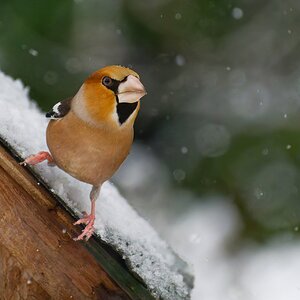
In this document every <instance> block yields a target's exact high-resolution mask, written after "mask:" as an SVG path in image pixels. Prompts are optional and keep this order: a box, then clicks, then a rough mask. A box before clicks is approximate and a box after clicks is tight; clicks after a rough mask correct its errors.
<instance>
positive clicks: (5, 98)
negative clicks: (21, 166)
mask: <svg viewBox="0 0 300 300" xmlns="http://www.w3.org/2000/svg"><path fill="white" fill-rule="evenodd" d="M47 123H48V120H47V119H46V118H45V117H44V114H42V113H41V112H40V110H39V109H38V108H37V106H36V105H35V103H33V102H32V101H30V99H29V97H28V89H27V88H24V86H23V84H22V82H21V81H19V80H13V79H12V78H10V77H8V76H6V75H5V74H3V73H2V72H0V135H1V137H2V138H3V139H5V140H6V141H7V142H8V143H9V144H10V145H11V146H12V147H13V148H14V149H15V150H16V151H17V152H18V153H19V155H21V156H22V157H23V158H25V157H26V156H28V155H30V154H33V153H37V152H38V151H41V150H47V146H46V142H45V129H46V126H47ZM33 169H34V170H35V172H37V173H38V174H39V175H40V176H41V177H42V179H43V180H44V181H45V182H46V183H47V184H48V185H49V186H50V187H51V190H53V191H54V192H55V193H56V194H57V195H58V196H60V197H61V198H62V199H63V201H65V203H66V204H67V205H68V206H69V207H70V208H71V209H72V210H73V211H74V212H75V213H76V214H77V215H78V216H80V215H81V212H82V211H89V210H90V201H89V192H90V189H91V186H89V185H87V184H84V183H82V182H79V181H77V180H76V179H74V178H72V177H71V176H69V175H68V174H66V173H64V172H63V171H61V170H60V169H58V168H56V167H54V168H53V167H52V168H51V167H48V166H47V164H46V163H42V164H40V165H37V166H34V167H33ZM141 201H142V200H141ZM95 228H96V233H97V234H98V235H100V236H101V238H102V239H103V240H104V241H106V242H107V243H109V244H110V245H112V246H113V247H114V248H115V249H117V251H119V253H121V255H122V257H123V258H124V259H125V260H126V261H127V263H128V264H129V265H130V266H131V268H132V270H133V272H135V273H136V274H138V275H139V276H140V277H141V278H142V279H143V280H144V281H145V283H146V284H147V286H148V287H149V289H150V290H151V292H152V293H153V295H154V296H156V297H162V298H163V299H170V300H176V299H188V298H189V295H188V294H189V287H188V286H187V284H186V283H185V282H184V279H183V276H182V274H181V273H180V271H179V270H178V267H177V263H178V261H177V256H176V255H175V254H174V253H173V252H172V251H171V250H170V248H169V246H168V245H167V244H166V243H165V242H164V241H162V240H161V239H160V238H159V236H158V234H157V233H156V232H155V231H154V230H153V228H152V227H151V226H150V225H149V224H148V223H147V222H146V221H145V220H144V219H142V218H141V217H140V216H139V215H138V214H137V213H136V212H135V211H134V210H133V209H132V208H131V206H130V205H129V204H128V203H127V201H126V200H125V199H124V198H123V197H122V196H121V195H120V194H119V192H118V191H117V189H116V188H115V187H114V186H113V185H112V184H111V183H109V182H107V183H105V184H104V185H103V187H102V190H101V194H100V197H99V199H98V201H97V202H96V223H95Z"/></svg>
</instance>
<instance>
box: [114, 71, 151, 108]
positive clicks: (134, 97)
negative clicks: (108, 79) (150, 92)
mask: <svg viewBox="0 0 300 300" xmlns="http://www.w3.org/2000/svg"><path fill="white" fill-rule="evenodd" d="M146 94H147V93H146V90H145V88H144V86H143V85H142V83H141V82H140V80H139V79H138V78H137V77H135V76H133V75H129V76H127V78H126V80H125V81H123V82H121V83H120V85H119V88H118V93H117V95H118V99H119V103H122V102H125V103H134V102H137V101H139V100H140V99H141V98H142V97H143V96H145V95H146Z"/></svg>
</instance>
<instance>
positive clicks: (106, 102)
mask: <svg viewBox="0 0 300 300" xmlns="http://www.w3.org/2000/svg"><path fill="white" fill-rule="evenodd" d="M146 94H147V93H146V90H145V87H144V85H143V84H142V83H141V81H140V77H139V75H138V74H137V73H136V72H135V71H133V70H131V69H130V68H127V67H123V66H119V65H112V66H106V67H104V68H102V69H100V70H98V71H96V72H94V73H92V74H91V75H90V76H88V78H87V79H86V80H85V81H84V83H83V84H82V85H81V87H80V88H79V90H78V92H77V93H76V94H75V96H74V97H71V98H68V99H66V100H64V101H60V102H58V103H57V104H55V105H54V106H53V108H52V110H51V111H49V112H48V113H46V117H47V118H49V119H50V121H49V123H48V126H47V129H46V142H47V146H48V149H49V151H40V152H38V153H37V154H32V155H29V156H28V157H27V158H26V159H25V160H24V161H22V162H21V164H22V165H26V164H28V165H35V164H38V163H41V162H43V161H47V162H48V165H49V166H57V167H58V168H60V169H62V170H63V171H65V172H66V173H68V174H70V175H71V176H73V177H75V178H76V179H78V180H80V181H82V182H85V183H88V184H90V185H92V189H91V192H90V201H91V211H90V213H89V214H87V213H86V212H84V213H83V216H82V218H80V219H79V220H78V221H76V222H75V223H74V225H79V224H84V225H85V228H84V229H83V230H82V233H81V234H80V235H79V236H78V237H76V238H75V239H74V240H77V241H78V240H84V239H85V240H88V239H89V238H90V237H91V236H92V234H93V233H94V231H95V228H94V223H95V218H96V216H95V203H96V199H97V198H98V196H99V194H100V190H101V186H102V185H103V183H104V182H105V181H107V180H109V179H110V178H111V177H112V175H113V174H114V173H115V172H116V171H117V169H118V168H119V167H120V165H121V164H122V163H123V161H124V160H125V159H126V157H127V156H128V154H129V151H130V148H131V145H132V143H133V137H134V128H133V126H134V122H135V120H136V117H137V115H138V112H139V109H140V99H141V98H142V97H143V96H145V95H146Z"/></svg>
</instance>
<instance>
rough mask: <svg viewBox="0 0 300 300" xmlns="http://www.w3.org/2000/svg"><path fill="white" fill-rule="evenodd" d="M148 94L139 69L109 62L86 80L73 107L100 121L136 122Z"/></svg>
mask: <svg viewBox="0 0 300 300" xmlns="http://www.w3.org/2000/svg"><path fill="white" fill-rule="evenodd" d="M144 95H146V91H145V88H144V86H143V85H142V83H141V82H140V78H139V75H138V74H137V73H136V72H134V71H133V70H131V69H129V68H125V67H122V66H107V67H104V68H102V69H100V70H98V71H96V72H94V73H93V74H91V75H90V76H89V77H88V78H87V79H86V80H85V82H84V84H83V85H82V87H81V88H80V90H79V91H78V93H77V94H76V96H75V101H74V107H73V108H74V110H75V112H76V114H77V115H78V116H79V117H81V118H83V119H85V120H86V121H88V122H89V123H93V124H96V125H97V124H98V125H101V124H102V123H106V124H114V125H115V124H117V125H118V126H122V125H123V124H125V123H127V122H131V123H132V124H133V122H134V119H135V116H136V114H137V111H138V109H139V100H140V99H141V98H142V97H143V96H144ZM132 115H133V118H131V116H132ZM107 122H108V123H107Z"/></svg>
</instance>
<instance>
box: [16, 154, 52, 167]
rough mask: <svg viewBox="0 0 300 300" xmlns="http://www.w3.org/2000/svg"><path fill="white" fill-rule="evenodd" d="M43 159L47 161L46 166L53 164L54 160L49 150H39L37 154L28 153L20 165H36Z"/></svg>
mask: <svg viewBox="0 0 300 300" xmlns="http://www.w3.org/2000/svg"><path fill="white" fill-rule="evenodd" d="M44 160H47V161H48V166H51V167H52V166H55V162H54V160H53V158H52V156H51V155H50V153H49V152H46V151H41V152H39V153H37V154H33V155H29V156H28V157H27V158H26V159H25V160H24V161H22V162H20V165H24V166H26V165H27V164H28V165H36V164H38V163H40V162H42V161H44Z"/></svg>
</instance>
